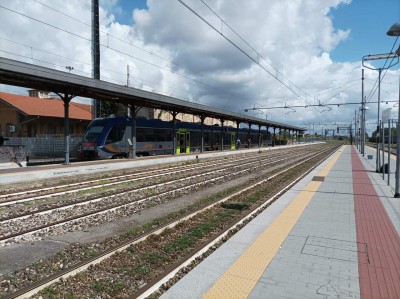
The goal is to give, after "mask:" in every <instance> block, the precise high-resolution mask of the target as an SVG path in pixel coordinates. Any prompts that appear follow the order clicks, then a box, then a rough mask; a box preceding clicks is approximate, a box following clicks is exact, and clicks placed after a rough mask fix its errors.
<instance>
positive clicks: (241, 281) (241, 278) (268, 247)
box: [203, 148, 343, 299]
mask: <svg viewBox="0 0 400 299" xmlns="http://www.w3.org/2000/svg"><path fill="white" fill-rule="evenodd" d="M342 153H343V148H341V149H340V150H339V151H338V152H337V153H336V154H335V156H334V157H333V158H331V159H330V161H329V162H328V163H327V164H326V165H325V167H324V168H323V169H322V170H321V171H320V172H319V173H318V176H324V177H325V176H326V175H327V174H328V172H329V171H330V170H331V169H332V167H333V165H334V164H335V163H336V161H337V160H338V159H339V156H340V155H341V154H342ZM321 184H322V182H321V181H319V182H318V181H317V182H316V181H311V182H309V183H308V184H307V186H306V187H304V189H303V191H301V192H300V193H299V194H298V195H297V196H296V198H295V199H294V200H293V201H292V202H291V203H290V204H289V205H288V206H287V207H286V209H285V210H284V211H283V212H282V213H281V214H280V215H279V216H278V217H277V218H276V219H275V220H274V221H273V222H272V223H271V225H269V226H268V227H267V228H266V229H265V230H264V232H263V233H262V234H261V235H260V236H259V237H258V238H257V239H256V240H255V241H254V242H253V243H252V244H251V245H250V246H249V248H248V249H247V251H245V252H244V254H243V255H241V256H240V257H239V258H238V259H237V260H236V261H235V262H234V263H233V264H232V265H231V267H230V268H229V269H228V270H227V271H226V272H225V273H224V274H223V275H222V276H221V277H220V279H219V280H218V281H217V282H216V283H215V284H214V285H213V286H212V287H211V288H210V289H209V290H208V291H207V292H206V293H205V294H204V296H203V298H207V299H208V298H238V299H239V298H247V297H248V295H249V294H250V292H251V290H252V289H253V288H254V286H255V285H256V283H257V281H258V279H259V278H260V276H261V275H262V273H263V272H264V271H265V269H266V268H267V266H268V265H269V263H270V262H271V260H272V258H273V257H274V256H275V254H276V253H277V252H278V250H279V248H280V246H281V245H282V243H283V242H284V241H285V239H286V237H287V236H288V235H289V233H290V231H291V230H292V228H293V226H294V225H295V224H296V222H297V221H298V219H299V218H300V216H301V214H302V213H303V211H304V209H305V208H306V207H307V205H308V203H309V202H310V200H311V199H312V197H313V196H314V194H315V192H316V191H317V190H318V188H319V186H320V185H321Z"/></svg>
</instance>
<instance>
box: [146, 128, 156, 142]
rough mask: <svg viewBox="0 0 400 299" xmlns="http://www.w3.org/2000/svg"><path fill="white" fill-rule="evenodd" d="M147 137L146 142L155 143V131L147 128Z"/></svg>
mask: <svg viewBox="0 0 400 299" xmlns="http://www.w3.org/2000/svg"><path fill="white" fill-rule="evenodd" d="M144 133H145V136H144V141H146V142H153V141H154V129H151V128H146V129H145V130H144Z"/></svg>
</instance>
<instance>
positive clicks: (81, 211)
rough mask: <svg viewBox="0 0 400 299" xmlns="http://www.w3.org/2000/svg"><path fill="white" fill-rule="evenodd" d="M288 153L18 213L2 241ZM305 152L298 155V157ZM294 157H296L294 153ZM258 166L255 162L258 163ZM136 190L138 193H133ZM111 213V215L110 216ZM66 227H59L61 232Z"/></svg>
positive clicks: (6, 222) (131, 205)
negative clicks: (53, 206) (150, 192)
mask: <svg viewBox="0 0 400 299" xmlns="http://www.w3.org/2000/svg"><path fill="white" fill-rule="evenodd" d="M286 154H287V153H285V154H283V156H284V157H282V155H279V156H275V157H273V158H272V159H267V160H263V159H258V160H257V161H251V162H249V161H248V162H246V163H242V164H241V165H239V166H238V165H231V164H228V165H225V167H223V168H220V169H217V170H215V169H214V170H212V171H207V172H204V173H200V174H193V175H191V176H188V177H185V178H178V179H175V180H174V179H172V180H169V181H167V182H163V183H156V184H153V185H150V186H146V187H141V188H133V189H129V190H124V191H123V192H118V193H115V194H112V195H106V196H99V197H95V198H88V199H86V200H84V201H80V202H79V203H69V204H65V205H63V206H61V207H55V208H45V209H40V208H39V209H35V211H34V212H26V213H20V214H18V215H13V216H9V217H8V218H3V219H2V221H0V225H1V229H0V244H7V243H11V242H15V241H18V240H22V239H23V238H26V237H30V238H29V240H32V237H35V235H36V236H37V235H38V234H39V235H40V237H43V236H44V235H46V233H48V232H51V233H52V234H54V233H55V230H54V228H60V227H62V226H63V225H68V226H69V227H68V230H70V229H71V225H74V224H77V223H78V224H79V223H80V222H81V221H83V220H85V221H87V220H88V219H89V218H90V217H92V218H93V217H96V218H97V219H96V223H99V218H100V217H101V216H102V215H104V214H105V213H118V210H119V209H124V211H125V212H126V209H129V210H130V212H131V213H136V212H138V211H140V210H141V209H142V207H143V205H144V204H145V203H146V202H150V201H157V200H159V201H160V200H162V199H163V198H165V197H168V196H173V195H174V194H176V193H182V192H185V191H188V190H193V189H195V188H199V187H200V186H204V185H207V184H210V183H215V182H218V181H221V180H224V179H228V178H232V177H235V176H239V175H242V174H244V173H246V172H249V171H254V170H257V169H260V168H262V167H271V166H273V165H276V164H277V163H280V162H283V161H284V160H286V159H287V157H286ZM301 155H304V153H299V154H297V157H298V156H301ZM293 158H296V156H294V157H293ZM255 163H256V164H257V165H254V164H255ZM149 190H153V192H152V193H154V194H153V195H152V196H147V195H146V191H149ZM132 193H135V194H134V196H131V195H132ZM107 216H108V215H107ZM60 230H61V232H62V228H61V229H59V230H57V232H59V231H60Z"/></svg>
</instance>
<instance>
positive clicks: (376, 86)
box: [366, 36, 399, 103]
mask: <svg viewBox="0 0 400 299" xmlns="http://www.w3.org/2000/svg"><path fill="white" fill-rule="evenodd" d="M398 38H399V37H398V36H397V37H396V40H395V41H394V43H393V46H392V49H391V50H390V52H389V53H393V50H394V48H395V47H396V44H397V41H398ZM394 58H395V57H392V60H391V61H390V63H389V66H388V67H387V68H385V67H386V63H387V62H388V61H389V57H387V58H386V60H385V63H384V64H383V67H382V69H384V70H385V72H384V73H383V74H382V76H381V83H382V80H383V78H385V76H386V73H387V72H388V70H389V68H390V67H391V66H392V62H393V60H394ZM378 85H379V78H377V79H376V80H375V83H374V86H373V87H372V89H371V90H370V92H369V94H368V96H367V97H366V99H367V100H366V102H367V103H368V102H369V101H370V100H371V98H372V97H373V96H374V94H375V92H376V91H377V90H378Z"/></svg>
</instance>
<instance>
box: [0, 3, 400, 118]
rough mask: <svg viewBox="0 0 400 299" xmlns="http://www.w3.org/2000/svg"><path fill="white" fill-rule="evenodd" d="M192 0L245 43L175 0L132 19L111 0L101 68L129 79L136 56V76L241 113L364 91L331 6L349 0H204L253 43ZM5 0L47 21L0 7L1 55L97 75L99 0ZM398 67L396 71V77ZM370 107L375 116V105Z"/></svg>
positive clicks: (324, 111) (304, 111) (346, 112)
mask: <svg viewBox="0 0 400 299" xmlns="http://www.w3.org/2000/svg"><path fill="white" fill-rule="evenodd" d="M184 2H185V3H186V4H187V5H188V6H190V7H191V8H193V9H194V10H195V11H196V12H197V13H198V14H199V15H200V16H201V17H202V18H204V19H205V20H206V21H207V22H209V23H210V24H211V25H212V26H214V27H215V28H216V29H217V30H218V31H221V30H222V33H223V34H224V35H225V36H226V37H227V38H229V39H230V40H231V41H232V43H234V44H235V45H237V46H238V47H239V48H240V49H241V50H240V49H238V48H236V47H235V45H233V44H232V43H231V42H229V41H228V40H227V39H225V38H224V37H223V36H222V35H221V34H220V33H218V32H216V31H214V30H213V29H212V28H210V26H208V25H207V24H206V23H205V22H204V21H202V20H200V19H199V18H198V17H197V16H196V15H195V14H193V13H192V12H190V11H189V10H188V9H187V8H185V7H184V5H182V4H181V3H179V2H178V1H176V0H148V1H147V7H148V9H135V10H134V11H133V12H132V22H130V23H129V22H128V23H129V24H132V25H126V22H125V24H121V23H119V21H118V18H119V15H121V7H122V8H123V6H122V3H121V2H119V1H117V0H108V1H106V0H104V1H101V2H100V3H101V10H100V24H101V78H102V79H103V80H107V81H111V82H114V83H118V84H122V85H125V84H126V83H127V66H128V65H129V71H130V85H131V86H134V87H138V88H143V89H146V90H154V91H155V92H160V93H164V94H168V95H171V96H176V97H179V98H181V99H188V100H191V101H193V102H198V103H201V104H206V105H211V106H215V107H218V108H223V109H226V110H229V111H233V112H239V113H244V111H243V110H244V109H246V108H253V107H256V108H257V107H264V108H270V107H275V106H285V105H287V106H290V105H298V106H303V105H304V106H306V105H309V104H318V103H344V102H355V101H360V99H361V88H360V85H361V84H360V83H361V81H360V79H361V64H360V63H359V62H357V63H350V62H340V63H337V62H333V61H332V60H331V58H330V53H331V52H332V51H333V50H334V49H335V47H337V46H338V45H339V44H340V43H341V42H343V41H345V40H346V39H347V38H348V36H349V34H350V31H349V30H347V29H346V30H343V29H342V28H334V26H333V23H332V19H331V18H332V17H331V15H330V13H331V12H332V10H334V9H340V8H341V6H343V5H349V3H350V1H349V0H326V1H315V0H290V1H289V0H285V1H282V0H269V1H264V0H252V1H247V2H246V4H245V5H244V4H243V3H244V2H243V1H239V0H218V1H205V2H206V3H207V4H208V5H209V6H210V7H211V8H212V9H213V10H214V11H215V12H216V13H217V14H218V15H219V16H220V17H221V18H222V19H223V20H225V21H226V22H227V24H229V25H230V26H231V27H232V29H233V30H234V31H236V32H237V33H238V34H239V35H240V36H241V37H243V38H244V39H245V40H246V41H247V42H248V43H249V45H250V46H249V45H247V44H246V43H245V42H244V41H243V40H241V39H240V37H239V36H238V35H236V34H235V32H234V31H233V30H231V29H230V28H229V27H228V26H227V25H226V24H223V23H222V22H221V20H220V19H218V18H217V17H216V16H215V15H214V14H213V12H211V11H210V10H209V9H208V8H207V7H206V6H205V5H203V4H202V3H201V2H200V1H195V0H185V1H184ZM40 3H43V4H44V5H42V4H40ZM0 5H2V6H4V7H7V8H8V9H11V10H14V11H16V12H18V13H20V14H25V15H27V16H29V17H31V18H34V19H37V20H39V21H40V22H38V21H34V20H32V19H29V18H27V17H24V16H21V15H20V14H17V13H14V12H12V11H10V10H5V9H0V18H1V19H2V24H0V31H1V35H0V37H1V38H2V40H1V46H0V50H1V51H2V52H0V53H1V55H2V56H4V57H7V58H12V59H17V60H22V61H26V62H30V63H35V64H39V65H43V66H47V67H51V68H56V69H60V70H63V71H66V69H65V66H73V67H74V70H73V72H75V73H77V74H80V75H84V76H90V74H91V44H90V39H91V32H90V26H88V24H90V20H91V8H90V1H80V0H70V1H62V0H52V1H50V0H40V1H34V0H31V1H25V0H15V1H6V0H0ZM350 5H351V4H350ZM49 7H52V8H54V9H57V10H59V12H57V11H55V10H54V9H53V10H52V9H50V8H49ZM66 15H67V16H66ZM68 16H70V17H68ZM71 17H73V19H72V18H71ZM77 20H78V21H77ZM82 22H83V23H85V24H82ZM44 23H47V24H49V25H51V26H49V25H46V24H44ZM54 27H57V28H54ZM252 48H254V49H255V50H256V51H257V52H258V54H257V53H256V52H255V51H254V50H253V49H252ZM254 60H255V61H257V62H259V63H260V64H261V66H262V67H260V65H257V64H256V63H255V62H254ZM397 73H398V71H397V72H395V71H389V72H388V73H387V78H394V77H395V76H396V74H397ZM376 77H377V72H376V71H370V70H368V71H366V78H367V79H366V82H365V83H366V86H368V87H370V88H372V84H373V83H374V80H375V79H376ZM278 80H280V81H282V82H283V83H284V84H282V83H281V82H279V81H278ZM285 85H286V86H285ZM5 88H7V87H4V86H1V89H2V90H4V89H5ZM290 89H291V90H290ZM395 89H396V86H395V85H386V86H383V87H382V92H383V94H385V92H386V93H388V94H396V92H395ZM374 97H376V95H374ZM372 98H373V97H371V99H372ZM371 101H372V100H371ZM354 109H357V106H340V107H337V106H336V107H335V106H330V108H329V109H328V108H327V107H316V108H311V107H309V108H295V109H294V110H295V111H293V109H284V108H282V109H271V110H262V111H261V110H250V112H249V113H250V114H251V113H252V114H253V115H255V116H258V117H261V118H265V115H266V114H267V115H268V119H271V120H275V121H281V122H285V123H291V124H294V125H303V124H308V123H312V122H314V123H328V122H329V123H334V122H343V123H345V122H346V123H349V121H350V120H351V118H352V116H353V115H354ZM261 112H262V113H263V114H260V113H261ZM374 113H375V115H374ZM370 114H371V115H370V117H371V119H374V118H375V117H376V112H372V111H371V112H370Z"/></svg>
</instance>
